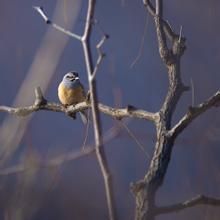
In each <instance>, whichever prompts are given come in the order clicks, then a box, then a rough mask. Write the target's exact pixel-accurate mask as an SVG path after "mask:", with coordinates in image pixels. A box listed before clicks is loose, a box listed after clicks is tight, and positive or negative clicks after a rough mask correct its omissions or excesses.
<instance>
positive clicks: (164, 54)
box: [154, 0, 173, 64]
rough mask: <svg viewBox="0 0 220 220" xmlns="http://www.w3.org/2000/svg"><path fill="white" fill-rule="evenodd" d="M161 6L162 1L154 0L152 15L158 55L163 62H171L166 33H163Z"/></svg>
mask: <svg viewBox="0 0 220 220" xmlns="http://www.w3.org/2000/svg"><path fill="white" fill-rule="evenodd" d="M162 16H163V8H162V1H161V0H156V14H155V15H154V21H155V26H156V32H157V40H158V47H159V53H160V57H161V59H162V60H163V62H164V63H165V64H171V63H172V62H173V57H172V54H171V51H170V50H169V49H168V47H167V42H166V35H165V33H164V28H163V22H162Z"/></svg>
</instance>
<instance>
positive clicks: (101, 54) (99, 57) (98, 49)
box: [92, 34, 108, 78]
mask: <svg viewBox="0 0 220 220" xmlns="http://www.w3.org/2000/svg"><path fill="white" fill-rule="evenodd" d="M106 39H108V35H106V34H105V35H104V36H103V37H102V38H101V40H100V41H99V43H98V44H97V45H96V49H97V51H98V59H97V61H96V65H95V67H94V70H93V73H92V77H93V78H94V77H95V76H96V73H97V71H98V68H99V65H100V64H101V62H102V59H103V58H104V57H105V54H104V53H103V52H102V50H101V47H102V45H103V44H104V43H105V41H106Z"/></svg>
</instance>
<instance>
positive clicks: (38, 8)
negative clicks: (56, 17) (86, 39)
mask: <svg viewBox="0 0 220 220" xmlns="http://www.w3.org/2000/svg"><path fill="white" fill-rule="evenodd" d="M33 8H34V9H35V10H36V11H37V12H38V13H39V14H40V16H41V17H42V18H43V19H44V21H45V22H46V24H49V25H51V26H52V27H54V28H55V29H57V30H58V31H60V32H62V33H64V34H66V35H68V36H69V37H72V38H75V39H76V40H80V41H81V36H79V35H78V34H74V33H73V32H71V31H68V30H66V29H65V28H63V27H61V26H59V25H58V24H55V23H53V22H52V21H51V20H50V19H49V18H48V17H47V15H46V14H45V12H44V9H43V7H39V6H34V7H33Z"/></svg>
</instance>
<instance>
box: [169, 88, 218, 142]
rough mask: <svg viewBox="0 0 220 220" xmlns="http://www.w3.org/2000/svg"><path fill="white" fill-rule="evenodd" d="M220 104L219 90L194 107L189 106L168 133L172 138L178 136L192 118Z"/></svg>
mask: <svg viewBox="0 0 220 220" xmlns="http://www.w3.org/2000/svg"><path fill="white" fill-rule="evenodd" d="M219 106H220V91H217V92H216V93H215V94H214V95H213V96H211V97H210V98H209V99H207V100H206V101H204V102H203V103H201V104H199V105H198V106H195V107H190V108H189V111H188V112H187V113H186V114H185V115H184V116H183V117H182V119H180V120H179V122H178V123H177V124H176V125H175V126H174V127H173V128H172V129H171V130H170V131H169V135H170V136H173V137H174V138H175V137H177V136H178V134H180V133H181V132H182V131H183V130H184V129H185V128H186V127H187V126H188V125H189V124H190V123H191V122H192V121H193V120H194V119H196V118H197V117H198V116H200V115H201V114H202V113H204V112H206V111H207V110H208V109H210V108H212V107H219Z"/></svg>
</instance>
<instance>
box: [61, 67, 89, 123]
mask: <svg viewBox="0 0 220 220" xmlns="http://www.w3.org/2000/svg"><path fill="white" fill-rule="evenodd" d="M58 98H59V100H60V102H61V103H62V104H63V105H64V106H69V105H76V104H77V103H80V102H83V101H85V100H86V94H85V90H84V87H83V85H82V84H81V82H80V79H79V74H78V73H77V72H76V71H70V72H68V73H66V74H65V75H64V76H63V79H62V81H61V82H60V84H59V86H58ZM79 113H80V116H81V118H82V121H83V123H84V124H87V122H88V116H87V112H86V111H80V112H79Z"/></svg>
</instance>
